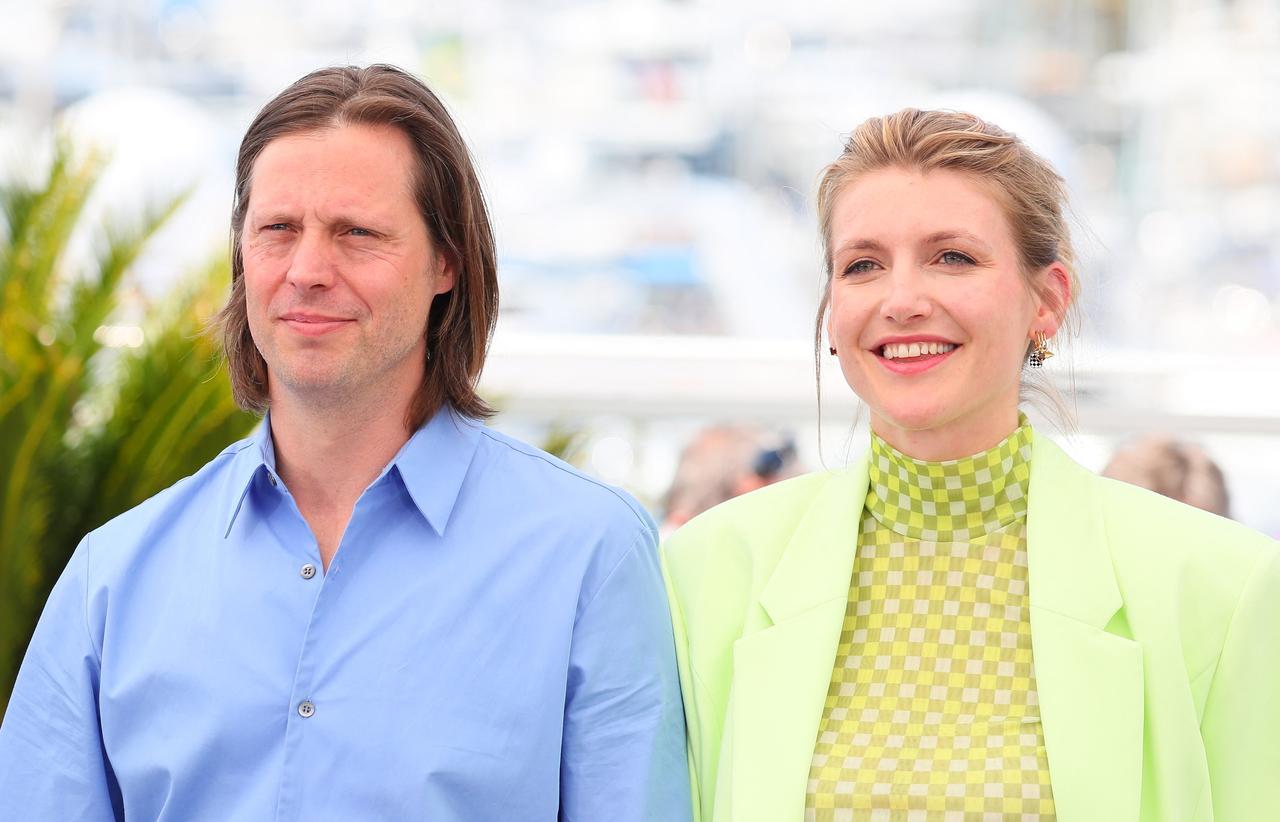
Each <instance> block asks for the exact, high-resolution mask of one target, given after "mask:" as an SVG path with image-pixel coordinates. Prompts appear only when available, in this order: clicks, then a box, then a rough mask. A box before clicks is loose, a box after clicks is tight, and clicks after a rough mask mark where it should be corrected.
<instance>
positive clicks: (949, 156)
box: [814, 108, 1080, 416]
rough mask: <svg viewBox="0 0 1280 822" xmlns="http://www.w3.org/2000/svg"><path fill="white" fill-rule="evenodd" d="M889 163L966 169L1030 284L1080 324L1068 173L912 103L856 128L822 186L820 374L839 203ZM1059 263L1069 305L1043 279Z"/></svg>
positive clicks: (996, 130)
mask: <svg viewBox="0 0 1280 822" xmlns="http://www.w3.org/2000/svg"><path fill="white" fill-rule="evenodd" d="M888 168H899V169H904V170H907V171H917V172H920V173H927V172H930V171H934V170H938V169H945V170H948V171H956V172H962V173H966V174H969V175H971V176H972V177H973V178H974V179H975V180H978V181H980V182H981V183H982V184H983V185H985V186H987V187H988V188H989V189H990V190H991V191H992V192H993V193H994V194H995V196H996V200H997V201H998V202H999V204H1000V206H1001V208H1002V210H1003V211H1004V214H1005V217H1006V218H1007V219H1008V221H1009V229H1010V233H1011V234H1012V235H1013V242H1014V246H1015V247H1016V248H1017V250H1018V256H1019V263H1020V268H1021V269H1022V274H1023V277H1024V278H1025V280H1026V282H1027V286H1028V288H1030V289H1031V290H1032V292H1033V293H1034V294H1036V295H1037V296H1038V297H1040V298H1041V299H1044V300H1047V301H1049V304H1050V306H1051V307H1052V308H1053V309H1054V310H1055V311H1056V312H1057V313H1058V314H1059V316H1061V317H1062V318H1063V321H1064V323H1065V324H1066V325H1067V327H1068V329H1069V330H1070V329H1071V328H1073V327H1074V326H1075V324H1076V317H1075V305H1076V300H1075V297H1076V295H1077V294H1079V293H1080V281H1079V275H1078V273H1077V271H1076V255H1075V250H1074V248H1073V247H1072V245H1071V231H1070V228H1069V226H1068V223H1067V219H1066V213H1067V211H1068V204H1067V191H1066V185H1065V183H1064V182H1063V180H1062V177H1061V176H1059V175H1058V173H1057V172H1056V171H1054V169H1053V167H1052V166H1051V165H1049V163H1048V162H1047V161H1045V160H1044V159H1043V158H1042V157H1040V156H1039V155H1037V154H1036V153H1035V152H1033V151H1032V150H1031V149H1030V148H1028V147H1027V146H1026V144H1025V143H1023V142H1022V141H1021V140H1019V139H1018V138H1017V137H1016V136H1014V135H1013V134H1010V133H1009V132H1007V131H1004V130H1003V129H1001V128H1000V127H998V126H995V125H993V124H991V123H988V122H986V121H985V120H982V119H980V118H978V117H976V116H974V115H972V114H966V113H964V112H957V111H922V110H920V109H914V108H907V109H903V110H902V111H899V112H897V113H895V114H889V115H887V116H884V117H872V118H871V119H869V120H867V121H866V122H864V123H862V124H861V125H859V126H858V127H857V128H855V129H854V130H853V132H852V133H850V135H849V139H848V140H847V141H846V142H845V145H844V151H842V152H841V154H840V156H839V157H838V158H836V160H835V162H833V163H831V164H830V165H829V166H827V167H826V169H825V170H824V171H823V173H822V178H821V181H820V182H819V184H818V198H817V209H818V224H819V227H820V230H821V232H822V256H823V267H824V269H825V277H824V285H823V289H822V301H821V303H820V304H819V306H818V316H817V321H816V326H815V329H814V360H815V363H816V364H817V365H816V367H817V369H818V370H819V376H821V374H820V372H821V355H822V332H823V320H824V319H825V317H826V313H827V308H828V306H829V305H830V302H831V276H832V273H833V265H834V262H833V260H832V248H831V214H832V211H833V209H834V206H835V201H836V199H837V198H838V197H839V196H840V194H841V192H843V191H844V189H845V188H846V187H848V186H849V185H850V184H851V183H853V182H854V181H855V180H857V179H858V178H860V177H862V176H864V175H866V174H868V173H870V172H873V171H880V170H882V169H888ZM1055 262H1057V263H1061V264H1062V266H1063V267H1064V268H1065V269H1066V270H1067V274H1068V276H1069V277H1070V285H1071V294H1070V297H1069V298H1068V303H1067V304H1066V305H1057V304H1056V302H1057V301H1056V296H1055V295H1056V292H1054V291H1053V290H1051V289H1049V288H1048V287H1047V286H1046V284H1045V283H1043V282H1042V281H1041V280H1040V279H1038V278H1037V277H1036V274H1037V273H1038V272H1040V271H1042V270H1043V269H1044V268H1045V267H1046V266H1048V265H1051V264H1052V263H1055ZM1028 351H1030V346H1028ZM1044 390H1045V392H1046V393H1047V394H1048V395H1049V399H1050V400H1051V401H1052V403H1053V404H1054V405H1055V406H1056V407H1057V410H1058V411H1060V412H1061V413H1062V414H1063V415H1064V416H1070V415H1069V413H1068V412H1067V410H1066V408H1065V407H1064V406H1063V403H1062V402H1061V400H1060V398H1058V397H1057V396H1056V394H1055V393H1054V392H1053V391H1052V389H1051V388H1049V387H1047V386H1046V387H1044Z"/></svg>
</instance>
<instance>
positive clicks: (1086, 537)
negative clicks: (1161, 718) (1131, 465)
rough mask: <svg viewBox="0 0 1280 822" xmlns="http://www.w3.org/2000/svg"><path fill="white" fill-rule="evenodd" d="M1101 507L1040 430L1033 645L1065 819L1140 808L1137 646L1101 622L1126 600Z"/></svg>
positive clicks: (1033, 491)
mask: <svg viewBox="0 0 1280 822" xmlns="http://www.w3.org/2000/svg"><path fill="white" fill-rule="evenodd" d="M1103 515H1104V512H1103V511H1102V509H1101V505H1100V503H1099V501H1098V499H1097V497H1096V491H1095V478H1094V477H1093V475H1092V474H1090V473H1088V472H1087V471H1085V470H1084V469H1083V468H1081V467H1080V466H1079V465H1077V464H1076V463H1074V462H1072V461H1071V459H1070V458H1069V457H1067V455H1066V454H1064V453H1063V452H1062V451H1061V450H1059V449H1058V448H1057V446H1055V445H1053V443H1051V442H1049V441H1048V440H1046V439H1044V438H1043V437H1040V436H1039V435H1037V436H1036V438H1035V443H1034V445H1033V452H1032V459H1031V482H1030V488H1029V499H1028V510H1027V562H1028V566H1029V567H1028V585H1029V594H1030V602H1031V645H1032V652H1033V654H1034V659H1035V671H1036V686H1037V689H1038V692H1039V700H1040V711H1041V722H1042V723H1043V726H1044V736H1045V748H1046V750H1047V751H1048V757H1049V775H1050V778H1051V780H1052V785H1053V796H1054V803H1055V805H1056V807H1057V811H1058V818H1059V819H1062V820H1064V822H1073V821H1074V820H1093V819H1137V818H1138V814H1139V812H1140V804H1141V789H1142V743H1143V739H1142V735H1143V721H1142V717H1143V704H1144V701H1143V666H1142V648H1141V646H1139V645H1138V644H1137V643H1136V642H1133V641H1131V640H1128V639H1125V638H1124V637H1121V636H1117V635H1115V634H1112V633H1109V632H1108V631H1106V630H1105V629H1106V626H1107V624H1108V623H1109V622H1110V621H1111V619H1112V617H1114V616H1115V615H1116V613H1117V612H1118V611H1119V610H1120V608H1121V607H1122V605H1123V600H1122V599H1121V596H1120V590H1119V588H1118V586H1117V585H1116V580H1115V574H1114V571H1113V570H1112V564H1111V555H1110V550H1109V548H1108V546H1107V536H1106V530H1105V528H1104V519H1103Z"/></svg>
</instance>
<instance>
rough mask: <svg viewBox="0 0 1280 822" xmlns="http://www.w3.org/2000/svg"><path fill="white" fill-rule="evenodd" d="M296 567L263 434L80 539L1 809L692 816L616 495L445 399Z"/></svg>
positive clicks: (626, 521)
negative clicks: (326, 539)
mask: <svg viewBox="0 0 1280 822" xmlns="http://www.w3.org/2000/svg"><path fill="white" fill-rule="evenodd" d="M319 568H320V555H319V551H318V549H317V546H316V541H315V538H314V537H313V536H312V534H311V531H310V530H309V529H308V527H307V524H306V522H305V521H304V520H303V518H302V516H301V515H300V514H299V512H298V508H297V506H296V504H295V502H294V499H293V497H292V496H290V494H289V491H288V489H287V488H285V486H284V483H283V482H282V481H280V479H279V477H278V475H277V474H276V471H275V460H274V450H273V446H272V443H271V437H270V425H269V423H264V424H263V425H262V427H261V428H260V429H259V431H258V433H257V435H256V436H255V437H254V438H252V439H249V440H245V441H243V442H240V443H237V444H235V445H233V446H231V447H230V448H228V449H227V450H226V451H224V452H223V453H222V454H221V455H220V456H218V457H217V458H216V459H214V460H213V461H212V462H211V463H209V464H208V465H207V466H205V467H204V468H203V469H201V471H200V472H199V473H197V474H195V475H194V476H192V477H190V478H188V479H186V480H183V481H182V482H179V483H178V484H177V485H175V486H173V487H172V488H170V489H168V490H167V491H165V492H163V493H161V494H159V495H158V496H156V497H154V498H152V499H151V500H149V501H147V502H146V503H143V504H142V505H140V506H139V507H137V508H135V509H133V510H132V511H129V512H127V513H125V514H123V515H122V516H120V517H118V518H116V519H115V520H113V521H111V522H110V523H108V524H107V525H105V526H103V527H102V528H100V529H98V530H97V531H94V532H93V533H91V534H90V535H89V536H87V537H86V538H85V539H84V541H83V542H82V543H81V545H80V547H79V548H78V549H77V551H76V552H75V555H74V556H73V557H72V559H71V562H70V564H69V565H68V566H67V569H66V571H65V572H64V573H63V575H62V577H61V579H60V580H59V581H58V583H57V585H56V587H55V588H54V590H53V593H52V594H51V595H50V597H49V602H48V604H47V605H46V607H45V611H44V614H43V616H42V617H41V620H40V624H39V627H38V628H37V629H36V632H35V635H34V637H33V639H32V641H31V646H30V648H29V650H28V652H27V656H26V659H25V661H24V663H23V665H22V670H21V672H20V674H19V676H18V680H17V684H16V686H15V688H14V691H13V695H12V698H11V701H10V703H9V708H8V712H7V714H6V716H5V720H4V725H3V727H2V728H0V818H3V819H14V820H17V819H21V820H57V822H63V820H73V819H74V820H99V819H113V818H115V819H119V818H127V819H130V820H133V819H140V820H141V819H145V820H184V821H185V820H204V819H216V820H268V819H274V820H308V822H309V821H310V820H327V819H333V820H343V822H348V821H349V820H375V819H388V820H400V819H427V820H467V822H476V820H504V821H505V820H555V819H557V818H559V819H562V820H582V822H597V820H637V822H639V821H640V820H644V822H649V821H650V820H683V819H688V818H689V815H690V803H689V783H688V772H687V767H686V757H685V744H684V724H683V717H682V712H681V705H680V693H679V685H678V681H677V675H676V670H675V659H674V651H673V643H672V636H671V627H670V622H669V617H668V612H667V606H666V600H665V596H664V593H663V586H662V580H661V574H660V571H659V568H658V563H657V558H656V550H655V529H654V527H653V523H652V521H651V520H650V519H649V517H648V516H647V515H646V514H645V513H644V511H643V509H641V508H640V507H639V506H638V505H637V504H636V503H635V501H634V500H632V499H631V498H630V497H628V496H627V495H626V494H625V493H623V492H621V491H619V490H617V489H614V488H611V487H609V486H607V485H604V484H601V483H599V482H596V481H595V480H592V479H590V478H588V477H586V476H584V475H583V474H581V473H579V472H577V471H575V470H574V469H573V468H571V467H569V466H568V465H566V464H564V463H562V462H560V461H559V460H556V459H554V458H552V457H550V456H548V455H546V454H544V453H542V452H541V451H538V450H537V449H534V448H531V447H529V446H527V445H524V444H522V443H520V442H517V441H515V440H512V439H510V438H508V437H505V436H503V435H501V434H499V433H496V432H494V431H491V430H489V429H487V428H484V427H483V426H481V425H480V424H478V423H476V422H473V421H470V420H465V419H462V418H460V417H458V416H457V415H455V414H453V413H451V412H449V411H448V410H446V411H443V412H441V413H438V414H436V415H435V417H434V418H433V419H432V420H431V422H430V423H428V424H427V425H426V426H424V427H423V428H422V429H421V430H419V431H418V432H417V433H416V434H415V435H414V436H413V438H412V439H410V440H409V442H408V443H407V444H406V445H405V446H404V448H403V449H402V450H401V451H400V453H399V454H398V455H397V456H396V458H395V459H394V460H392V462H391V463H390V464H389V465H388V466H387V467H386V469H385V470H384V471H383V472H382V474H381V475H380V476H379V477H378V479H377V480H376V481H374V482H373V483H372V484H371V485H370V486H369V487H368V488H367V489H366V490H365V492H364V494H363V495H362V496H361V497H360V499H359V501H358V502H357V503H356V506H355V509H354V511H353V512H352V515H351V521H350V523H349V525H348V526H347V529H346V532H345V533H344V534H343V536H342V542H341V544H340V547H339V550H338V552H337V554H336V555H335V557H334V559H333V562H332V564H331V565H330V568H329V571H328V573H327V574H324V573H320V572H319V570H318V569H319ZM312 569H315V573H312Z"/></svg>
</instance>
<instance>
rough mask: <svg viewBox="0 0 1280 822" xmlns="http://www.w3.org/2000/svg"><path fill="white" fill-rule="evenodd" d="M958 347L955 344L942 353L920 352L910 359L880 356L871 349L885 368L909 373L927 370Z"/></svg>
mask: <svg viewBox="0 0 1280 822" xmlns="http://www.w3.org/2000/svg"><path fill="white" fill-rule="evenodd" d="M960 348H961V347H960V346H959V345H957V346H956V347H955V348H953V349H951V350H950V351H947V352H945V353H942V354H922V355H920V356H919V357H911V358H910V359H900V358H893V359H890V358H888V357H884V356H882V355H881V354H880V352H879V351H878V350H877V351H873V352H872V353H873V354H874V355H875V358H876V360H878V361H879V363H880V364H881V365H883V366H884V367H885V369H886V370H888V371H890V372H892V373H894V374H904V375H911V374H919V373H921V372H924V371H928V370H929V369H930V368H933V367H934V366H936V365H938V364H940V363H941V362H942V361H943V360H945V359H947V358H948V357H950V356H951V355H952V354H954V353H956V352H957V351H959V350H960Z"/></svg>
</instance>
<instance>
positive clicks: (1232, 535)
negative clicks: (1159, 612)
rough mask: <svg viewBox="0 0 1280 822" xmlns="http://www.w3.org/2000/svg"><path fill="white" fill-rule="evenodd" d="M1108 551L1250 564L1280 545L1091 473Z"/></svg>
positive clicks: (1175, 560)
mask: <svg viewBox="0 0 1280 822" xmlns="http://www.w3.org/2000/svg"><path fill="white" fill-rule="evenodd" d="M1094 483H1095V487H1096V489H1097V493H1098V497H1099V499H1100V501H1101V503H1102V507H1103V511H1104V512H1105V516H1106V522H1107V534H1108V537H1109V538H1110V540H1111V542H1112V545H1113V550H1121V551H1125V552H1127V553H1130V554H1137V555H1138V557H1139V558H1141V559H1143V560H1147V561H1151V562H1161V563H1166V564H1169V563H1172V564H1178V565H1180V564H1192V565H1200V564H1209V563H1211V564H1215V565H1222V564H1230V565H1234V566H1244V567H1250V566H1252V564H1253V563H1254V562H1255V561H1257V560H1258V559H1261V558H1262V557H1263V556H1266V555H1271V554H1275V553H1276V552H1277V551H1280V543H1277V542H1276V541H1275V540H1273V539H1271V538H1270V537H1268V536H1266V535H1265V534H1262V533H1259V532H1258V531H1255V530H1253V529H1252V528H1249V527H1248V526H1246V525H1243V524H1241V523H1239V522H1236V521H1234V520H1231V519H1227V518H1226V517H1220V516H1218V515H1217V514H1211V513H1209V512H1208V511H1202V510H1200V509H1198V508H1193V507H1192V506H1190V505H1186V504H1184V503H1181V502H1178V501H1177V500H1173V499H1170V498H1168V497H1165V496H1162V495H1160V494H1157V493H1155V492H1153V491H1148V490H1147V489H1145V488H1140V487H1138V486H1136V485H1130V484H1129V483H1125V482H1121V481H1119V480H1113V479H1110V478H1107V477H1097V476H1095V477H1094Z"/></svg>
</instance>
